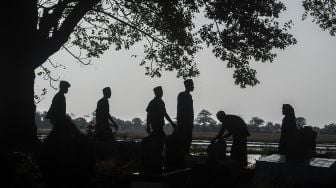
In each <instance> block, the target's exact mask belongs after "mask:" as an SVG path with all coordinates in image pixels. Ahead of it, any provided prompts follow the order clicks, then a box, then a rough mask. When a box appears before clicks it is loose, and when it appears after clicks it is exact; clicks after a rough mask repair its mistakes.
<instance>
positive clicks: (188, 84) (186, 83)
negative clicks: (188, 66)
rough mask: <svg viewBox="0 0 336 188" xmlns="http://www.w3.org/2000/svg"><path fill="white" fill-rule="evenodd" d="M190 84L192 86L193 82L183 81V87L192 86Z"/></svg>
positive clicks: (189, 80) (190, 80)
mask: <svg viewBox="0 0 336 188" xmlns="http://www.w3.org/2000/svg"><path fill="white" fill-rule="evenodd" d="M192 84H194V82H193V80H192V79H187V80H184V85H185V86H190V85H192Z"/></svg>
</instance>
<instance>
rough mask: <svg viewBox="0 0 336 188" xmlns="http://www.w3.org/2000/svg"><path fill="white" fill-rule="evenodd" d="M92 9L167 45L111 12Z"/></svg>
mask: <svg viewBox="0 0 336 188" xmlns="http://www.w3.org/2000/svg"><path fill="white" fill-rule="evenodd" d="M93 11H96V12H99V13H102V14H105V15H107V16H109V17H110V18H112V19H114V20H116V21H118V22H121V23H123V24H125V25H127V26H129V27H131V28H133V29H135V30H137V31H139V32H141V33H142V34H144V35H146V36H148V37H149V38H151V39H152V40H154V41H156V42H158V43H160V44H161V45H167V44H168V43H167V42H166V41H164V40H161V39H158V38H156V37H154V36H152V35H151V34H149V33H147V32H146V31H143V30H141V29H139V28H138V27H137V26H136V25H133V24H131V23H127V22H125V21H123V20H121V19H119V18H117V17H115V16H113V15H112V14H110V13H108V12H105V11H101V10H98V9H93Z"/></svg>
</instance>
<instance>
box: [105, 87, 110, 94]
mask: <svg viewBox="0 0 336 188" xmlns="http://www.w3.org/2000/svg"><path fill="white" fill-rule="evenodd" d="M110 91H111V88H110V87H105V88H104V89H103V93H107V92H110Z"/></svg>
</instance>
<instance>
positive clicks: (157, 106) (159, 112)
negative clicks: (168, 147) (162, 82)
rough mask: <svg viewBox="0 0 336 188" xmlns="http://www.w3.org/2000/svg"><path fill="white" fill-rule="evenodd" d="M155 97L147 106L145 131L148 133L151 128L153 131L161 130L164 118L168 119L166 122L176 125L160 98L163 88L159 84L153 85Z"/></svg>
mask: <svg viewBox="0 0 336 188" xmlns="http://www.w3.org/2000/svg"><path fill="white" fill-rule="evenodd" d="M153 90H154V94H155V97H154V99H152V100H151V101H150V102H149V104H148V106H147V108H146V111H147V129H146V131H147V133H150V132H151V130H152V131H153V132H161V131H163V126H164V125H165V121H164V118H166V119H167V120H168V122H169V123H170V124H171V125H172V126H173V128H175V127H176V125H175V123H174V122H173V121H172V120H171V118H170V117H169V115H168V114H167V111H166V106H165V103H164V102H163V100H162V96H163V90H162V87H161V86H158V87H155V88H154V89H153Z"/></svg>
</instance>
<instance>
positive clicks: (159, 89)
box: [153, 86, 162, 93]
mask: <svg viewBox="0 0 336 188" xmlns="http://www.w3.org/2000/svg"><path fill="white" fill-rule="evenodd" d="M153 90H154V93H157V92H161V91H162V87H161V86H157V87H155V88H154V89H153Z"/></svg>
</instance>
